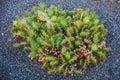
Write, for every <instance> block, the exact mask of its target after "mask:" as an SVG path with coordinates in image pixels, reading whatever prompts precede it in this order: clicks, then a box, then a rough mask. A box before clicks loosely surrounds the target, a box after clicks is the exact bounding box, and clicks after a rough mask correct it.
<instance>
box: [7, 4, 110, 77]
mask: <svg viewBox="0 0 120 80" xmlns="http://www.w3.org/2000/svg"><path fill="white" fill-rule="evenodd" d="M32 10H33V12H27V13H26V16H25V17H23V18H20V17H17V19H16V20H15V21H13V25H11V26H10V28H9V29H10V31H11V32H12V33H13V35H14V36H15V37H16V38H18V39H22V40H23V41H22V42H21V43H16V44H14V47H20V46H22V45H24V46H23V47H24V49H27V50H29V52H30V54H29V57H30V58H31V59H37V60H38V62H42V64H43V67H45V68H47V69H48V72H49V73H63V74H64V75H67V74H73V73H76V74H82V68H86V67H87V65H89V64H90V63H97V62H98V61H99V60H104V59H105V58H106V56H105V52H106V51H109V48H107V47H106V44H105V34H106V32H107V30H106V29H105V27H104V25H103V24H101V22H100V20H99V19H98V17H97V15H96V14H95V12H90V11H89V9H81V8H76V9H75V10H73V11H69V10H67V11H65V10H63V8H62V6H61V5H58V6H57V7H55V6H54V5H51V6H50V7H49V8H48V9H46V8H45V5H44V4H43V3H40V5H39V7H33V9H32ZM77 66H81V69H79V68H78V67H77Z"/></svg>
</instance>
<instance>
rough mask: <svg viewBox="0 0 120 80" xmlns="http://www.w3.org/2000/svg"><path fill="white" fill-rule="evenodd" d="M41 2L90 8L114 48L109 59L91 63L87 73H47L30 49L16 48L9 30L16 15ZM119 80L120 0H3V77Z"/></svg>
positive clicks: (0, 35)
mask: <svg viewBox="0 0 120 80" xmlns="http://www.w3.org/2000/svg"><path fill="white" fill-rule="evenodd" d="M39 2H44V3H45V4H46V5H47V7H48V6H49V5H50V4H55V5H58V4H62V5H63V7H64V9H69V10H72V9H73V8H77V7H81V8H85V7H87V8H90V10H94V11H95V12H96V13H97V15H98V16H99V18H100V20H102V21H104V24H105V26H106V28H107V29H108V33H107V36H106V37H107V45H108V46H109V47H111V48H112V50H111V51H110V52H108V53H107V60H105V61H103V62H99V63H98V64H97V65H91V66H89V67H88V68H87V70H85V74H83V75H82V76H79V75H69V76H67V77H66V78H64V77H62V75H48V74H47V72H46V70H45V69H43V68H42V67H41V64H39V63H37V62H36V61H30V59H29V58H28V57H27V55H28V53H27V52H25V51H24V50H22V49H15V48H13V47H12V44H13V43H14V42H15V41H16V40H15V39H14V38H13V36H12V34H11V33H10V32H9V30H8V26H9V25H10V24H12V21H13V20H14V19H15V16H16V15H17V14H18V15H21V16H24V13H25V11H26V10H30V9H31V7H32V6H34V5H37V4H38V3H39ZM64 79H66V80H120V1H119V0H0V80H64Z"/></svg>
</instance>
